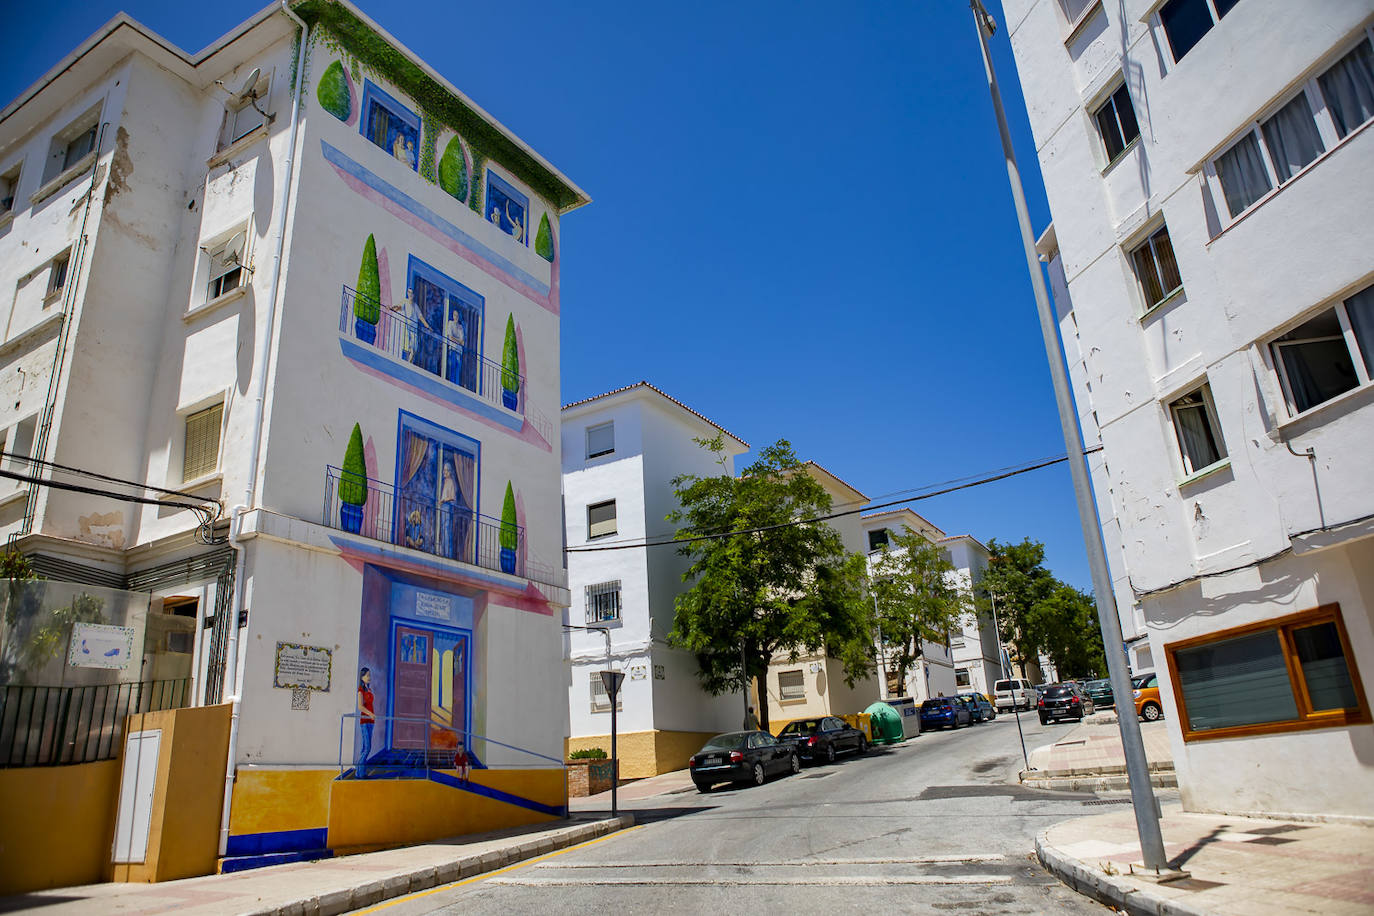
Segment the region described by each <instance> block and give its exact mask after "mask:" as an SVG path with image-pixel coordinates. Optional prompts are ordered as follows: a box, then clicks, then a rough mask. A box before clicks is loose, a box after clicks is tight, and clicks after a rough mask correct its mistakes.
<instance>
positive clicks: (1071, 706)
mask: <svg viewBox="0 0 1374 916" xmlns="http://www.w3.org/2000/svg"><path fill="white" fill-rule="evenodd" d="M1038 709H1039V712H1040V724H1041V725H1046V724H1048V723H1049V721H1050V720H1051V719H1054V720H1059V719H1077V720H1078V721H1079V722H1082V721H1083V717H1084V716H1090V715H1092V714H1093V700H1092V697H1090V696H1088V695H1087V693H1085V692H1084V691H1083V688H1082V687H1080V686H1079V685H1078V684H1076V683H1072V682H1071V683H1067V684H1051V685H1050V686H1049V687H1046V688H1045V691H1044V693H1042V694H1041V695H1040V703H1039V706H1038Z"/></svg>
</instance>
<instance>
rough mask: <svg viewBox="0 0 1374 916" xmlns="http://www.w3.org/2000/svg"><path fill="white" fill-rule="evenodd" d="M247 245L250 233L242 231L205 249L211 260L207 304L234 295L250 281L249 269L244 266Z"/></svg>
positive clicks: (206, 295)
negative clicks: (233, 293) (234, 292)
mask: <svg viewBox="0 0 1374 916" xmlns="http://www.w3.org/2000/svg"><path fill="white" fill-rule="evenodd" d="M247 245H248V233H247V231H243V230H241V231H239V232H235V233H234V234H233V235H232V236H230V237H229V238H228V239H225V240H224V241H222V242H217V243H215V244H214V245H212V246H211V247H209V248H207V249H205V253H206V254H207V255H209V259H210V270H209V280H208V282H207V284H206V290H205V301H206V302H212V301H214V300H215V299H218V298H219V297H220V296H225V295H228V294H229V293H232V292H233V291H234V290H236V289H238V288H239V287H240V286H242V285H243V284H244V281H246V280H247V279H248V277H247V268H246V267H245V266H244V260H245V257H246V252H247Z"/></svg>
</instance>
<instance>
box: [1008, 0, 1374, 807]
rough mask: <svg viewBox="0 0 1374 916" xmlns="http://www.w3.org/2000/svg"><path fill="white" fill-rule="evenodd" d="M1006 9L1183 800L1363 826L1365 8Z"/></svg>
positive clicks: (1370, 215)
mask: <svg viewBox="0 0 1374 916" xmlns="http://www.w3.org/2000/svg"><path fill="white" fill-rule="evenodd" d="M1004 11H1005V16H1006V25H1007V29H1008V31H1009V32H1010V35H1011V42H1012V47H1013V50H1014V52H1015V54H1016V59H1017V63H1018V68H1019V71H1020V76H1021V82H1022V85H1023V88H1024V92H1025V97H1026V100H1027V108H1028V111H1029V114H1030V122H1031V127H1032V131H1033V134H1034V138H1035V144H1036V149H1037V152H1038V155H1039V159H1040V165H1041V170H1042V173H1043V176H1044V181H1045V186H1046V190H1047V192H1048V197H1049V203H1050V208H1051V210H1052V212H1053V217H1054V224H1053V230H1052V232H1048V233H1046V235H1045V236H1044V237H1043V238H1042V239H1041V242H1040V249H1041V253H1042V256H1043V257H1044V258H1045V260H1046V261H1047V262H1048V264H1049V271H1050V275H1051V280H1052V284H1053V287H1054V294H1055V300H1056V305H1057V309H1058V315H1059V321H1060V328H1061V333H1062V336H1063V339H1064V342H1065V348H1066V351H1067V357H1068V361H1069V364H1070V367H1071V374H1072V379H1073V383H1074V386H1075V389H1076V392H1075V393H1076V396H1077V400H1078V407H1079V411H1080V421H1081V424H1082V426H1083V427H1084V430H1085V438H1086V439H1087V440H1088V442H1089V443H1090V444H1091V443H1092V442H1093V440H1095V439H1096V440H1100V442H1101V444H1102V446H1103V451H1102V452H1101V453H1100V454H1098V455H1097V456H1095V457H1094V459H1093V473H1094V484H1095V486H1096V489H1097V498H1098V503H1099V509H1100V511H1101V515H1102V518H1103V529H1104V537H1105V540H1106V542H1107V545H1108V551H1109V560H1110V563H1111V566H1112V577H1113V590H1114V592H1115V594H1116V596H1117V599H1118V604H1119V606H1120V611H1121V616H1122V619H1123V629H1124V630H1125V632H1126V635H1127V636H1128V638H1129V637H1133V636H1137V635H1139V633H1140V632H1141V631H1142V630H1144V631H1146V632H1148V637H1149V638H1148V652H1149V655H1148V656H1143V657H1142V650H1143V649H1145V647H1144V646H1143V645H1141V641H1140V640H1132V645H1133V646H1134V647H1135V648H1134V652H1133V655H1134V661H1135V664H1136V665H1137V666H1138V667H1140V668H1145V667H1153V668H1155V669H1156V670H1158V671H1159V673H1160V679H1159V683H1160V688H1161V693H1162V695H1163V697H1164V700H1165V704H1166V713H1165V715H1166V718H1167V720H1168V722H1169V729H1170V735H1171V738H1172V742H1173V750H1174V759H1175V763H1176V766H1177V769H1178V773H1179V785H1180V789H1181V791H1182V795H1183V799H1184V803H1185V805H1186V806H1187V807H1189V808H1193V809H1198V810H1214V811H1235V812H1267V813H1276V814H1298V815H1303V814H1306V815H1320V816H1345V817H1356V818H1363V819H1368V818H1370V817H1374V764H1371V762H1370V761H1371V760H1372V759H1374V754H1372V753H1371V751H1372V750H1374V725H1371V724H1370V723H1371V717H1370V696H1369V693H1368V689H1367V685H1368V683H1369V682H1368V681H1365V680H1362V671H1361V669H1364V671H1363V675H1368V674H1369V670H1370V666H1371V664H1374V625H1372V622H1371V611H1372V608H1374V605H1372V604H1371V596H1374V486H1371V484H1374V474H1372V473H1371V470H1370V464H1369V445H1370V443H1371V442H1374V246H1371V244H1370V239H1371V238H1374V182H1371V181H1370V180H1369V175H1370V169H1371V164H1374V130H1371V129H1370V125H1371V123H1374V16H1372V15H1371V9H1370V6H1369V4H1368V2H1366V0H1329V2H1323V3H1292V2H1285V0H1165V2H1158V0H1154V2H1151V0H1135V2H1126V3H1121V4H1110V3H1101V2H1096V0H1007V2H1006V3H1005V4H1004ZM1314 772H1320V773H1321V774H1322V776H1321V779H1319V780H1313V779H1312V774H1313V773H1314Z"/></svg>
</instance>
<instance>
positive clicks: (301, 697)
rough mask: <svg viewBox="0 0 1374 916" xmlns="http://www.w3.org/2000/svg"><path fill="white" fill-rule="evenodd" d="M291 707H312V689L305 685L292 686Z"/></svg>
mask: <svg viewBox="0 0 1374 916" xmlns="http://www.w3.org/2000/svg"><path fill="white" fill-rule="evenodd" d="M291 708H292V709H306V710H308V709H309V708H310V690H309V689H308V688H305V687H292V688H291Z"/></svg>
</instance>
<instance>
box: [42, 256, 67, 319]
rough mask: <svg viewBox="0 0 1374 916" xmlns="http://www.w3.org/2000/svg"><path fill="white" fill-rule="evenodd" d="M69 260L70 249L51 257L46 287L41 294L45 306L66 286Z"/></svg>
mask: <svg viewBox="0 0 1374 916" xmlns="http://www.w3.org/2000/svg"><path fill="white" fill-rule="evenodd" d="M70 262H71V250H70V249H69V250H67V251H64V252H62V253H61V254H59V255H58V256H57V257H55V258H53V259H52V263H51V264H50V265H49V266H48V289H47V292H45V293H44V294H43V304H44V305H45V306H47V305H49V304H50V303H52V302H53V300H55V299H58V298H60V297H61V295H62V291H63V290H64V289H66V288H67V265H68V264H69V263H70Z"/></svg>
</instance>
